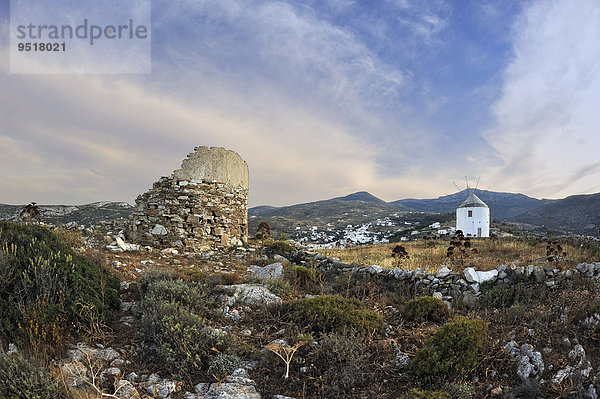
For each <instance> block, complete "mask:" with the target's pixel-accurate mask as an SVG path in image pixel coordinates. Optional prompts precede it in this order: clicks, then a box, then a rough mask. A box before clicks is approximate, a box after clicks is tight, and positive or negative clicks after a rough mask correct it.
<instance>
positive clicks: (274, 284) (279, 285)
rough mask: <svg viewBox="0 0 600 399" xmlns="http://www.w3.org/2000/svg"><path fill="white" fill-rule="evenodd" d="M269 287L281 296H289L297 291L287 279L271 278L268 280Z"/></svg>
mask: <svg viewBox="0 0 600 399" xmlns="http://www.w3.org/2000/svg"><path fill="white" fill-rule="evenodd" d="M267 288H268V289H269V291H271V292H272V293H273V294H275V295H277V296H279V297H285V296H289V295H292V294H294V293H295V292H296V290H294V287H292V285H291V284H290V283H289V282H287V281H285V280H269V281H268V282H267Z"/></svg>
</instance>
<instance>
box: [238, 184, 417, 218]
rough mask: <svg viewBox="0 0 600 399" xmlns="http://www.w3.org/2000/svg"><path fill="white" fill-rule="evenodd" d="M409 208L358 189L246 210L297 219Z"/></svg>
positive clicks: (257, 213)
mask: <svg viewBox="0 0 600 399" xmlns="http://www.w3.org/2000/svg"><path fill="white" fill-rule="evenodd" d="M406 210H410V209H408V208H406V207H404V206H396V205H391V204H388V203H387V202H385V201H384V200H382V199H380V198H377V197H375V196H374V195H372V194H369V193H368V192H366V191H359V192H356V193H353V194H349V195H346V196H345V197H336V198H331V199H328V200H322V201H315V202H307V203H304V204H298V205H291V206H283V207H272V206H257V207H254V208H250V209H249V210H248V215H249V216H261V217H272V216H277V217H285V218H292V219H297V220H306V219H314V218H343V217H348V216H351V217H354V216H359V215H365V216H367V215H369V216H372V215H373V214H389V213H394V212H398V211H406Z"/></svg>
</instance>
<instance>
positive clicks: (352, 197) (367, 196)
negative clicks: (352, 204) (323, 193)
mask: <svg viewBox="0 0 600 399" xmlns="http://www.w3.org/2000/svg"><path fill="white" fill-rule="evenodd" d="M332 200H340V201H362V202H369V203H372V204H387V202H385V201H384V200H382V199H381V198H377V197H376V196H374V195H373V194H371V193H368V192H366V191H358V192H356V193H352V194H348V195H346V196H345V197H337V198H332Z"/></svg>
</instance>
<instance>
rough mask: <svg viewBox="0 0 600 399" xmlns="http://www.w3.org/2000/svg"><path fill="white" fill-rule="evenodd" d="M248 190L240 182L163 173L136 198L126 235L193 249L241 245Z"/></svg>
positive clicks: (245, 229)
mask: <svg viewBox="0 0 600 399" xmlns="http://www.w3.org/2000/svg"><path fill="white" fill-rule="evenodd" d="M247 196H248V190H247V189H244V188H242V187H237V188H236V187H232V186H230V185H228V184H224V183H217V182H207V181H197V180H192V181H188V180H178V179H176V178H174V177H163V178H161V179H160V180H159V181H157V182H156V183H154V185H153V187H152V189H150V190H149V191H148V192H146V193H144V194H142V195H140V196H139V197H138V198H137V199H136V204H137V208H136V210H135V211H134V212H133V215H132V216H131V219H130V222H129V227H128V234H127V236H128V239H129V240H131V241H133V242H136V243H138V244H141V245H150V246H152V247H157V248H167V247H187V248H188V249H191V250H197V251H203V250H206V249H209V248H214V247H217V246H226V245H242V244H243V243H245V242H246V240H247V237H248V213H247V208H246V203H247Z"/></svg>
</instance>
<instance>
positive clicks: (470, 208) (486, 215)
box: [456, 184, 490, 237]
mask: <svg viewBox="0 0 600 399" xmlns="http://www.w3.org/2000/svg"><path fill="white" fill-rule="evenodd" d="M467 192H468V193H469V195H468V196H467V199H466V200H465V201H464V202H463V203H462V204H460V206H459V207H458V208H457V209H456V230H461V231H462V232H463V234H464V236H465V237H489V236H490V208H488V206H487V205H486V204H485V202H483V201H482V200H481V199H479V197H478V196H476V195H475V190H470V191H469V185H468V184H467Z"/></svg>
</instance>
